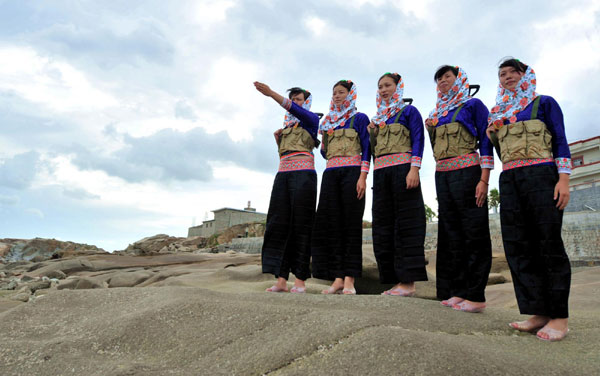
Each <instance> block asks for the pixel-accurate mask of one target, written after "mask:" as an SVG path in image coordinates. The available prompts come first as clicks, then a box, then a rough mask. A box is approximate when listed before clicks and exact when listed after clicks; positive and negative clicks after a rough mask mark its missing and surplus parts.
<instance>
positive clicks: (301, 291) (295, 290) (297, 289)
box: [290, 286, 306, 294]
mask: <svg viewBox="0 0 600 376" xmlns="http://www.w3.org/2000/svg"><path fill="white" fill-rule="evenodd" d="M290 292H291V293H294V294H304V293H305V292H306V287H296V286H294V287H292V288H291V289H290Z"/></svg>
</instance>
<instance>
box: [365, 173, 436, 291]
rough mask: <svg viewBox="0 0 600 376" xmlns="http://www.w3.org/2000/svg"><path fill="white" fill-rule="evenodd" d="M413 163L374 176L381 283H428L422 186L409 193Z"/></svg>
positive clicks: (375, 232) (375, 238)
mask: <svg viewBox="0 0 600 376" xmlns="http://www.w3.org/2000/svg"><path fill="white" fill-rule="evenodd" d="M409 171H410V163H406V164H401V165H397V166H390V167H385V168H381V169H377V170H375V172H374V176H373V251H374V253H375V258H376V260H377V266H378V268H379V280H380V281H381V283H385V284H387V283H393V284H397V283H411V282H414V281H426V280H427V272H426V270H425V247H424V244H425V231H426V219H425V204H424V202H423V194H422V193H421V185H419V186H418V187H416V188H413V189H406V175H408V172H409Z"/></svg>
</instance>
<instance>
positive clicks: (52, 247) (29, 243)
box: [0, 238, 107, 262]
mask: <svg viewBox="0 0 600 376" xmlns="http://www.w3.org/2000/svg"><path fill="white" fill-rule="evenodd" d="M7 248H8V250H7ZM104 253H107V252H106V251H105V250H103V249H101V248H98V247H96V246H94V245H88V244H80V243H74V242H63V241H60V240H56V239H42V238H35V239H0V257H2V258H4V260H5V261H7V262H15V261H21V260H26V261H35V262H41V261H45V260H50V259H56V258H63V257H73V256H81V255H94V254H104Z"/></svg>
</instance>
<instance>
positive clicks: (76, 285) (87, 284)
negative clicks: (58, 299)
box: [56, 277, 104, 290]
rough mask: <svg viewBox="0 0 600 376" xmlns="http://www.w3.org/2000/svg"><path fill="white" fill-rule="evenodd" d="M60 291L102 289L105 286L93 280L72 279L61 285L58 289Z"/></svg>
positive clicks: (85, 278)
mask: <svg viewBox="0 0 600 376" xmlns="http://www.w3.org/2000/svg"><path fill="white" fill-rule="evenodd" d="M56 288H57V289H58V290H64V289H71V290H87V289H101V288H104V286H103V285H102V284H101V283H100V282H98V281H95V280H93V279H91V278H87V277H77V278H72V279H66V280H65V281H63V282H62V283H60V284H59V285H58V286H57V287H56Z"/></svg>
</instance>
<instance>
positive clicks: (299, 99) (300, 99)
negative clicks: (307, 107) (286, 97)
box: [290, 93, 306, 107]
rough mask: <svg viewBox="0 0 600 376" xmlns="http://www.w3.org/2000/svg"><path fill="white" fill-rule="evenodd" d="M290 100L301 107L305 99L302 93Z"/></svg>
mask: <svg viewBox="0 0 600 376" xmlns="http://www.w3.org/2000/svg"><path fill="white" fill-rule="evenodd" d="M290 99H291V100H292V102H294V103H296V104H297V105H298V106H300V107H302V105H303V104H304V101H306V98H304V93H298V94H294V95H292V98H290Z"/></svg>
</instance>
